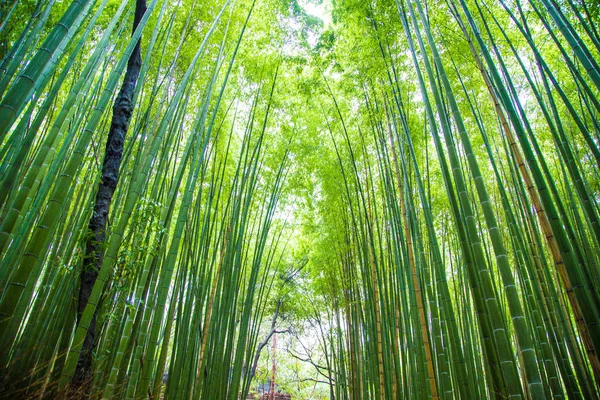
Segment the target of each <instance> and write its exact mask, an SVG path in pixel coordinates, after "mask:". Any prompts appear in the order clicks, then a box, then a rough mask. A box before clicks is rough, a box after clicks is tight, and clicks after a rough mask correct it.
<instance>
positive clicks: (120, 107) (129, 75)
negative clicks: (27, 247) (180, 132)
mask: <svg viewBox="0 0 600 400" xmlns="http://www.w3.org/2000/svg"><path fill="white" fill-rule="evenodd" d="M145 12H146V0H137V1H136V6H135V16H134V21H133V30H132V32H135V30H136V28H137V26H138V25H139V23H140V20H141V19H142V17H143V15H144V13H145ZM141 67H142V57H141V50H140V42H139V41H138V43H137V45H136V46H135V48H134V50H133V53H131V56H130V57H129V61H128V63H127V70H126V72H125V77H124V79H123V84H122V86H121V90H120V91H119V94H118V95H117V98H116V99H115V103H114V104H113V115H112V121H111V125H110V131H109V132H108V138H107V140H106V151H105V154H104V162H103V164H102V177H101V180H100V184H99V185H98V192H97V193H96V200H95V202H94V213H93V214H92V218H91V219H90V223H89V227H88V238H87V240H86V247H85V256H84V259H83V267H82V269H81V275H80V282H81V285H80V288H79V299H78V303H77V320H78V321H80V320H81V316H82V315H83V311H84V310H85V306H86V305H87V303H88V300H89V298H90V295H91V293H92V288H93V287H94V283H95V282H96V279H97V278H98V271H99V270H100V266H101V265H102V259H103V254H104V242H105V238H106V226H107V223H108V213H109V211H110V205H111V203H112V198H113V195H114V193H115V189H116V188H117V183H118V181H119V170H120V167H121V160H122V158H123V145H124V143H125V135H126V134H127V129H128V127H129V122H130V120H131V115H132V114H133V108H134V104H133V95H134V92H135V86H136V83H137V80H138V78H139V75H140V70H141ZM96 319H97V315H96V314H94V317H93V319H92V321H91V323H90V326H89V329H88V331H87V335H86V337H85V340H84V342H83V346H82V348H81V353H80V356H79V360H78V362H77V369H76V370H75V374H74V375H73V380H72V385H71V387H72V389H73V390H72V394H79V395H78V396H77V397H86V396H87V395H88V391H89V384H90V382H91V378H92V352H93V349H94V346H95V342H96Z"/></svg>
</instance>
